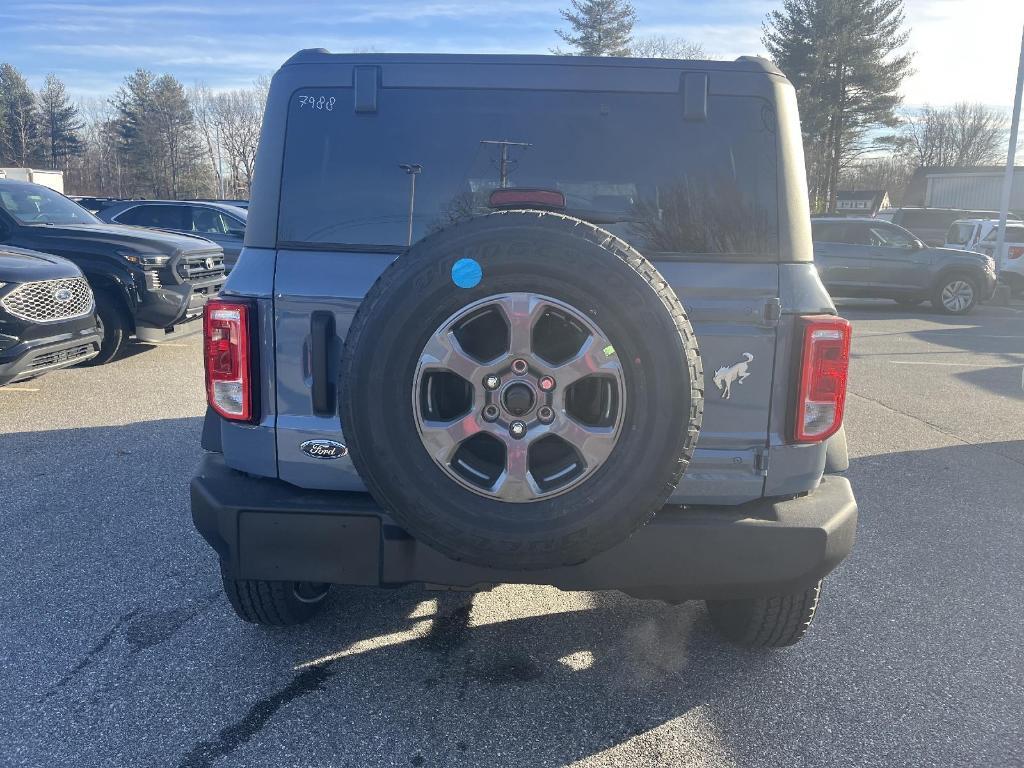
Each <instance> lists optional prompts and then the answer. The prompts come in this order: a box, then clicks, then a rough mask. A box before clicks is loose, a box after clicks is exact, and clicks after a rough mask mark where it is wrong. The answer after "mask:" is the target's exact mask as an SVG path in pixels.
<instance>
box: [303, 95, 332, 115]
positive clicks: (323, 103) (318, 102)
mask: <svg viewBox="0 0 1024 768" xmlns="http://www.w3.org/2000/svg"><path fill="white" fill-rule="evenodd" d="M336 101H337V99H335V98H334V97H333V96H299V109H306V108H307V107H308V108H309V109H311V110H316V111H319V112H333V111H334V104H335V102H336Z"/></svg>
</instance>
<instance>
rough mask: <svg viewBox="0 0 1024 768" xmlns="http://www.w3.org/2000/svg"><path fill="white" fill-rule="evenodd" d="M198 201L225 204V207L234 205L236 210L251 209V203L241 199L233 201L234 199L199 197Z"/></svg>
mask: <svg viewBox="0 0 1024 768" xmlns="http://www.w3.org/2000/svg"><path fill="white" fill-rule="evenodd" d="M196 200H198V201H200V202H203V203H223V204H224V205H232V206H234V207H235V208H245V209H248V207H249V201H248V200H241V199H237V198H235V199H232V198H216V197H197V198H196Z"/></svg>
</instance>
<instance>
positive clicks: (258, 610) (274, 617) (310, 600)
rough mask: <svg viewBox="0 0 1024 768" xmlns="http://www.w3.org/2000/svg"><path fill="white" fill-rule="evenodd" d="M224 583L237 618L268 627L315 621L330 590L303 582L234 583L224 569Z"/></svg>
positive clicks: (253, 581) (244, 581)
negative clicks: (314, 618) (312, 619)
mask: <svg viewBox="0 0 1024 768" xmlns="http://www.w3.org/2000/svg"><path fill="white" fill-rule="evenodd" d="M221 581H222V582H223V584H224V594H225V595H227V598H228V601H229V602H230V603H231V607H232V608H233V609H234V611H235V614H236V615H237V616H238V618H240V619H242V620H243V621H248V622H250V623H251V624H262V625H264V626H269V627H290V626H292V625H294V624H301V623H302V622H304V621H308V620H309V619H311V618H313V616H315V615H316V614H317V613H319V612H320V609H321V608H322V607H323V604H324V602H325V600H326V598H327V595H328V593H329V592H330V589H331V586H330V584H312V583H310V582H302V581H262V580H254V579H233V578H231V577H230V576H228V575H227V574H226V573H225V572H224V568H223V565H222V566H221Z"/></svg>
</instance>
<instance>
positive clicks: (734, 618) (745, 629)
mask: <svg viewBox="0 0 1024 768" xmlns="http://www.w3.org/2000/svg"><path fill="white" fill-rule="evenodd" d="M820 595H821V582H820V581H819V582H818V583H817V584H815V585H814V586H813V587H808V588H807V589H805V590H803V591H802V592H796V593H794V594H791V595H778V596H775V597H758V598H754V599H751V600H707V601H706V605H707V608H708V614H709V615H710V616H711V623H712V624H714V626H715V629H717V630H718V632H719V634H721V635H722V636H723V637H725V638H726V639H727V640H729V641H731V642H733V643H735V644H736V645H741V646H743V647H745V648H782V647H785V646H787V645H793V644H795V643H798V642H799V641H800V640H801V639H803V636H804V635H805V634H807V630H808V629H810V626H811V621H813V619H814V612H815V611H816V610H817V608H818V600H819V598H820Z"/></svg>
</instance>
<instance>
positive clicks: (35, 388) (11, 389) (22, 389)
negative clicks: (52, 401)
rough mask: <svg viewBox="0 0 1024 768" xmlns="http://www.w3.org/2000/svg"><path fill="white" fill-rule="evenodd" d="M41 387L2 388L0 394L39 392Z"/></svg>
mask: <svg viewBox="0 0 1024 768" xmlns="http://www.w3.org/2000/svg"><path fill="white" fill-rule="evenodd" d="M38 391H39V387H0V393H3V392H38Z"/></svg>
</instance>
